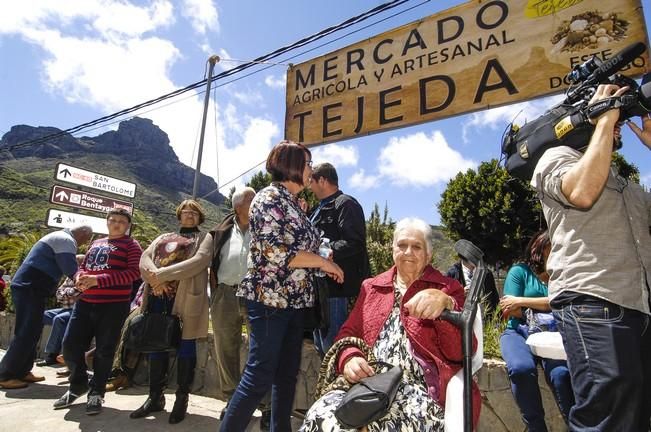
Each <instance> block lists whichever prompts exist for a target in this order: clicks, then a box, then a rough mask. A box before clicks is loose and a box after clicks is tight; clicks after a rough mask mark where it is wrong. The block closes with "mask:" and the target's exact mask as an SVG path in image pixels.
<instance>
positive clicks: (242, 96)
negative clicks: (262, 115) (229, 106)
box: [231, 90, 264, 108]
mask: <svg viewBox="0 0 651 432" xmlns="http://www.w3.org/2000/svg"><path fill="white" fill-rule="evenodd" d="M231 94H232V95H233V97H234V98H235V99H237V100H238V101H240V102H242V103H243V104H246V105H251V106H256V107H258V108H260V107H264V98H263V97H262V94H260V92H257V91H254V90H247V91H234V92H231Z"/></svg>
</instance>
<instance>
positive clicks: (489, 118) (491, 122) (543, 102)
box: [462, 95, 563, 143]
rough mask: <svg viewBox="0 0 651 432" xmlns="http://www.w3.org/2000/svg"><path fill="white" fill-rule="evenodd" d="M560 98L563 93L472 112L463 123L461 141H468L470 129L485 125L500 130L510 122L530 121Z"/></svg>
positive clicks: (480, 127)
mask: <svg viewBox="0 0 651 432" xmlns="http://www.w3.org/2000/svg"><path fill="white" fill-rule="evenodd" d="M562 100H563V95H557V96H550V97H546V98H542V99H538V100H534V101H528V102H521V103H518V104H513V105H505V106H502V107H499V108H492V109H488V110H485V111H480V112H476V113H473V114H471V115H470V121H468V122H464V123H463V129H462V138H463V142H464V143H468V142H469V135H470V132H471V131H472V130H481V129H482V128H485V127H488V128H490V129H492V130H500V129H506V127H507V125H509V124H510V123H511V122H514V123H516V124H519V125H522V124H524V123H525V122H528V121H532V120H534V119H536V118H538V117H539V116H540V115H541V114H543V113H544V112H545V111H546V110H548V109H549V108H551V107H553V106H554V105H556V104H558V103H559V102H561V101H562Z"/></svg>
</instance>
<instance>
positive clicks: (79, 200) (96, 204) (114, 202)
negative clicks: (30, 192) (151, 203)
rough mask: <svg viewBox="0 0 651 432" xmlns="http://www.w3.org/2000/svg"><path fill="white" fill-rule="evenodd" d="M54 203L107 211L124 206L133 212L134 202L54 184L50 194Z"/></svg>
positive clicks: (102, 211)
mask: <svg viewBox="0 0 651 432" xmlns="http://www.w3.org/2000/svg"><path fill="white" fill-rule="evenodd" d="M50 202H51V203H52V204H61V205H64V206H68V207H75V208H80V209H84V210H90V211H96V212H100V213H106V212H108V211H109V210H111V209H114V208H122V209H125V210H126V211H128V212H129V213H130V214H133V204H132V203H130V202H128V201H122V200H119V199H115V198H109V197H105V196H102V195H97V194H92V193H88V192H83V191H80V190H76V189H70V188H67V187H64V186H59V185H54V186H52V193H51V194H50Z"/></svg>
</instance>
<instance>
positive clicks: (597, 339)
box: [553, 296, 651, 432]
mask: <svg viewBox="0 0 651 432" xmlns="http://www.w3.org/2000/svg"><path fill="white" fill-rule="evenodd" d="M553 312H554V318H556V321H557V322H558V327H559V330H560V332H561V334H562V335H563V341H564V342H565V349H566V351H567V360H568V364H569V368H570V373H571V374H572V385H573V388H574V396H575V398H576V404H575V405H574V407H573V408H572V410H571V411H570V424H569V426H570V430H572V431H631V432H636V431H640V432H642V431H644V432H647V431H648V430H649V417H650V416H651V330H650V329H649V315H646V314H644V313H642V312H638V311H635V310H632V309H626V308H623V307H621V306H618V305H616V304H613V303H610V302H608V301H606V300H601V299H598V298H595V297H590V296H582V297H579V298H578V299H575V300H574V301H572V302H571V303H569V304H566V305H563V306H562V307H561V308H560V309H554V310H553Z"/></svg>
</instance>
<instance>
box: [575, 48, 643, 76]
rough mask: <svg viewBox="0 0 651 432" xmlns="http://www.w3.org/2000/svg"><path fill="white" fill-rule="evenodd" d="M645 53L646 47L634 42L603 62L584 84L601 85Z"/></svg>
mask: <svg viewBox="0 0 651 432" xmlns="http://www.w3.org/2000/svg"><path fill="white" fill-rule="evenodd" d="M644 51H646V45H644V44H643V43H642V42H636V43H634V44H632V45H629V46H627V47H626V48H624V49H623V50H621V51H620V52H618V53H617V54H615V56H614V57H612V58H610V59H608V60H607V61H605V62H603V63H602V64H601V65H600V66H599V67H598V68H597V69H595V71H594V72H593V73H592V76H591V77H590V78H589V79H588V80H587V81H586V84H588V82H589V84H596V83H601V82H602V81H604V80H605V79H606V78H608V77H609V76H611V75H614V74H615V73H617V71H619V70H620V69H622V68H623V67H624V66H626V65H627V64H629V63H630V62H632V61H633V60H635V58H636V57H638V56H639V55H640V54H642V53H643V52H644Z"/></svg>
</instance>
